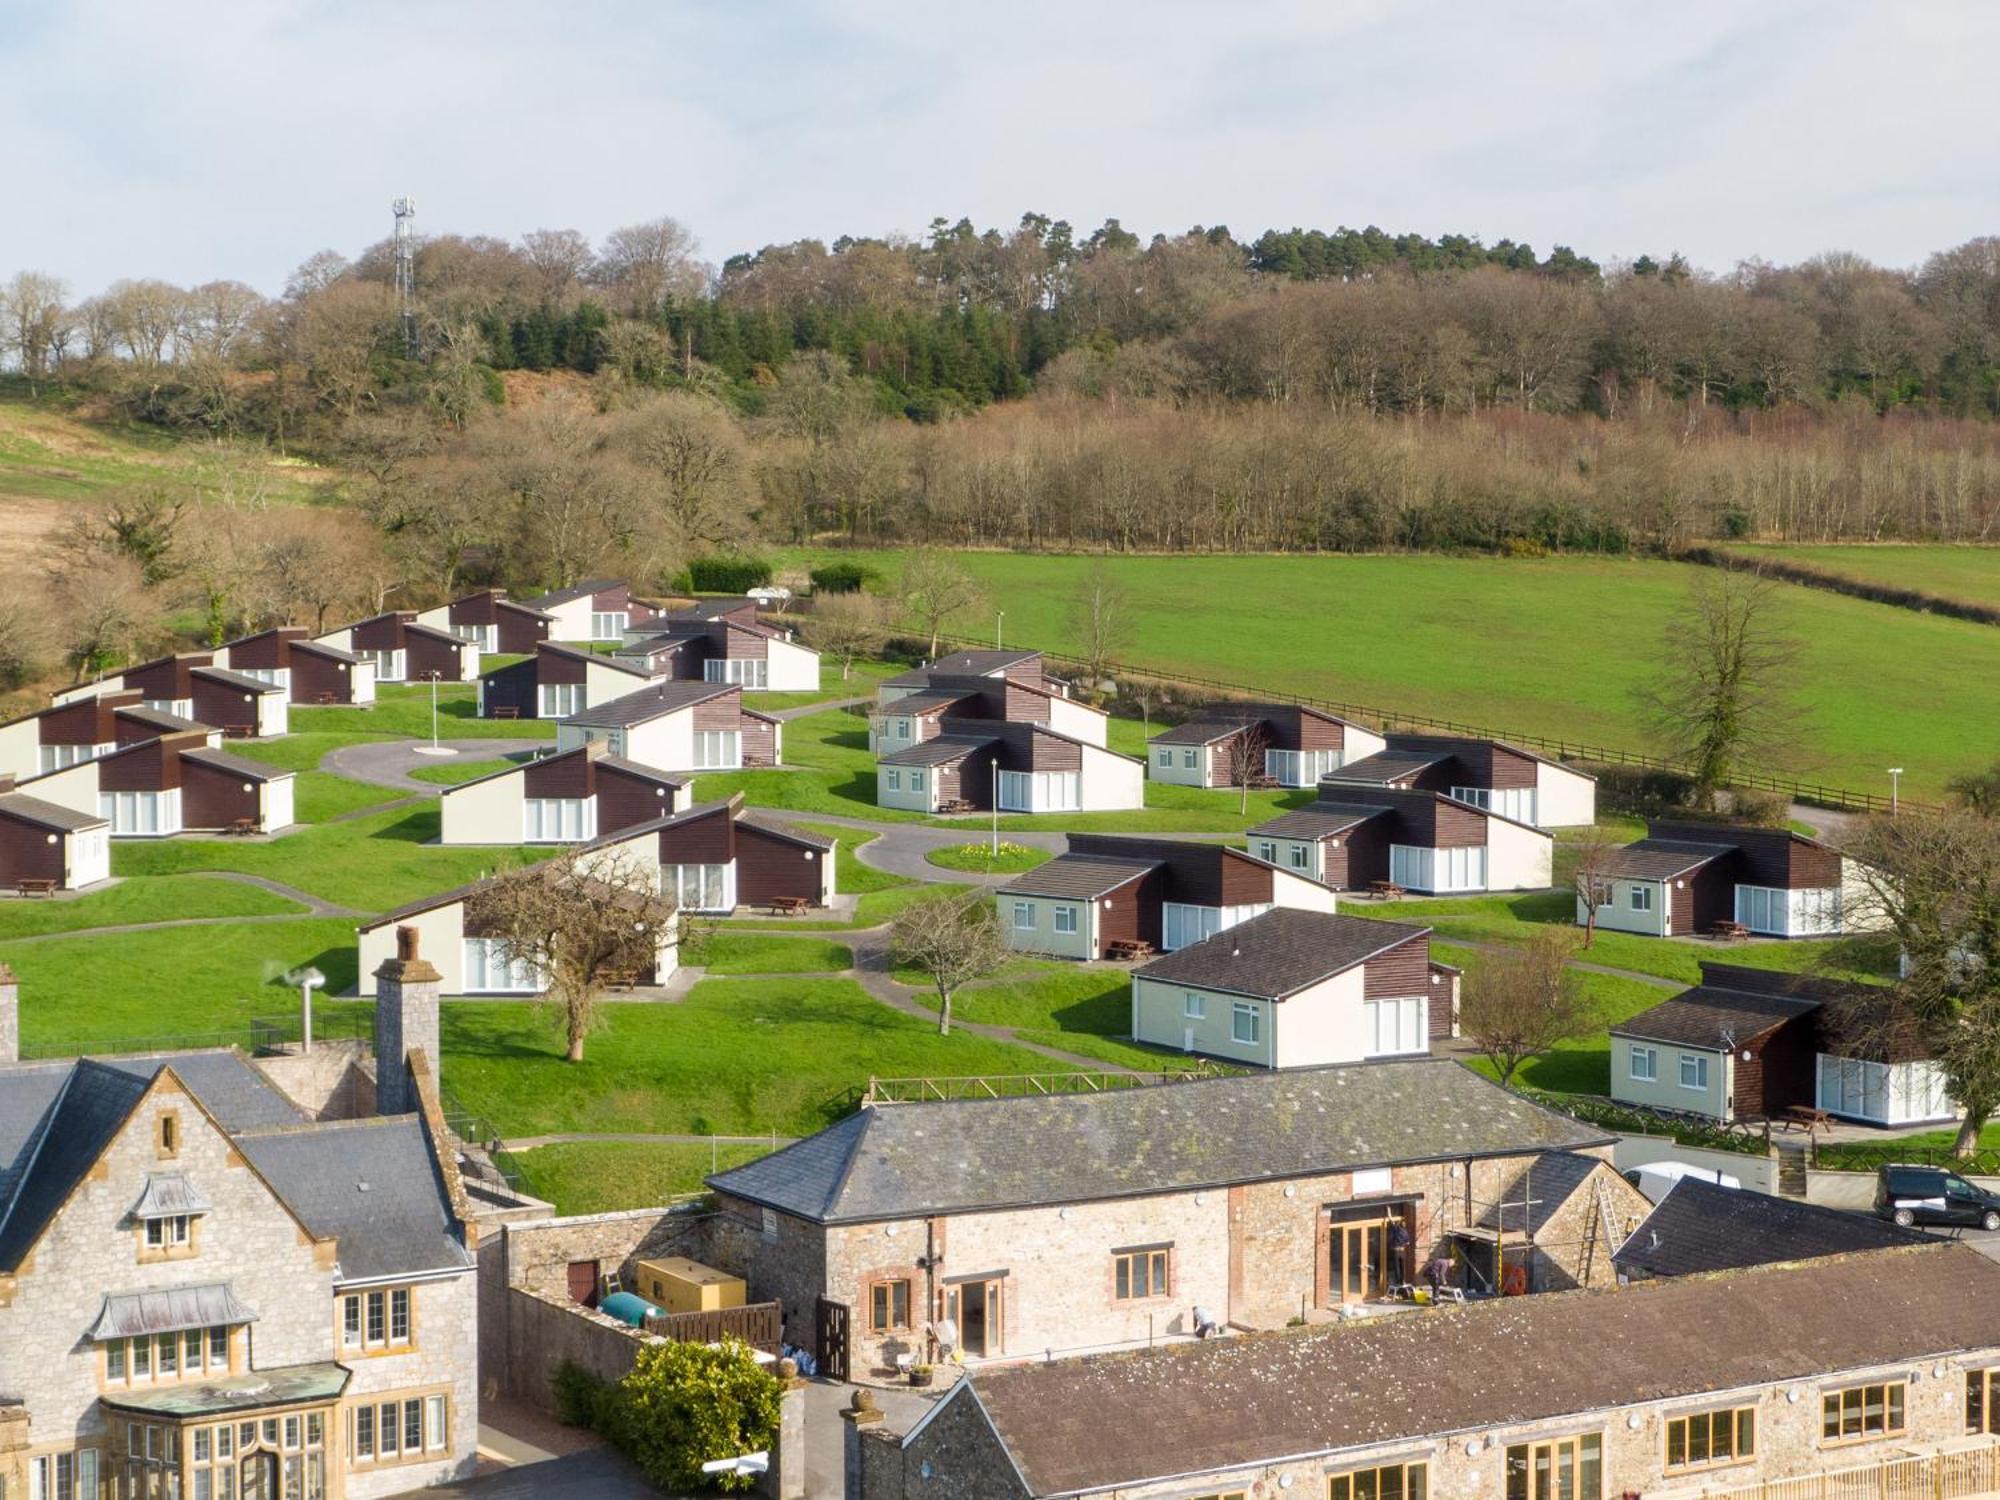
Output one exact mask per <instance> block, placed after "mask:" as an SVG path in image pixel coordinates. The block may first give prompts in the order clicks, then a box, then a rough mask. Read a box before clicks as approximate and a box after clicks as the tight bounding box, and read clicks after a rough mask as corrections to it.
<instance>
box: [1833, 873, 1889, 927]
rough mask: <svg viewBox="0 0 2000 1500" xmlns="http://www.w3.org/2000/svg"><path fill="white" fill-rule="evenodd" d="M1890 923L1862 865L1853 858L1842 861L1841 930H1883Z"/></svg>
mask: <svg viewBox="0 0 2000 1500" xmlns="http://www.w3.org/2000/svg"><path fill="white" fill-rule="evenodd" d="M1888 925H1889V918H1888V914H1887V913H1886V912H1884V911H1883V910H1882V909H1881V906H1880V903H1879V902H1877V901H1876V899H1875V896H1874V895H1873V893H1872V892H1871V891H1870V890H1869V888H1868V880H1867V877H1866V876H1864V875H1863V874H1862V873H1861V865H1860V864H1859V863H1858V862H1857V861H1855V860H1851V859H1846V858H1843V859H1842V860H1841V861H1840V930H1841V931H1842V932H1881V931H1883V930H1885V929H1886V928H1887V927H1888Z"/></svg>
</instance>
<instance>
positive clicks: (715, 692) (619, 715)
mask: <svg viewBox="0 0 2000 1500" xmlns="http://www.w3.org/2000/svg"><path fill="white" fill-rule="evenodd" d="M734 690H735V684H734V683H728V682H655V683H653V685H652V686H650V687H642V688H640V689H639V690H638V691H637V692H632V693H626V694H625V695H624V696H622V697H618V698H613V699H611V700H610V701H609V702H606V703H595V704H592V705H591V706H590V707H589V708H586V709H585V710H583V712H582V713H575V714H571V715H570V716H569V717H568V718H566V719H558V720H557V721H556V722H557V723H559V724H574V725H577V726H578V727H581V728H590V729H630V728H632V727H633V726H634V725H637V724H645V723H648V722H650V721H651V720H653V719H659V718H664V717H665V716H666V715H668V714H673V713H679V712H680V711H681V710H682V709H684V708H692V707H694V705H695V704H697V703H706V702H707V701H708V700H709V699H710V698H719V697H721V696H722V695H723V694H724V693H728V692H733V691H734Z"/></svg>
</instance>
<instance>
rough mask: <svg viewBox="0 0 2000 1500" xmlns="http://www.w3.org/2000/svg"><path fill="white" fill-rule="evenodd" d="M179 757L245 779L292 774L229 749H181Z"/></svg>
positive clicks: (286, 776) (281, 776)
mask: <svg viewBox="0 0 2000 1500" xmlns="http://www.w3.org/2000/svg"><path fill="white" fill-rule="evenodd" d="M181 758H182V759H183V760H191V761H196V762H198V763H199V764H201V765H204V766H213V767H215V769H216V770H218V771H227V772H229V773H230V774H231V775H232V776H241V777H242V778H243V779H244V780H245V781H283V780H285V779H286V778H288V777H289V776H291V775H292V774H293V773H292V772H290V771H287V770H284V769H283V768H282V767H279V766H267V765H265V764H264V762H262V761H261V760H252V759H250V757H249V756H247V755H237V754H236V753H234V752H233V751H229V750H205V749H204V750H183V751H182V752H181Z"/></svg>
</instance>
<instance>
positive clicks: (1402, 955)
mask: <svg viewBox="0 0 2000 1500" xmlns="http://www.w3.org/2000/svg"><path fill="white" fill-rule="evenodd" d="M1430 988H1431V941H1430V939H1429V938H1428V937H1425V936H1424V935H1422V934H1421V933H1420V934H1418V935H1417V936H1415V937H1411V938H1405V939H1404V940H1403V941H1402V942H1400V943H1398V944H1397V945H1396V946H1395V947H1393V948H1391V949H1390V950H1389V951H1388V952H1387V953H1378V954H1376V955H1375V957H1373V958H1371V959H1369V960H1368V961H1367V962H1366V963H1365V964H1363V965H1362V966H1361V998H1362V999H1364V1000H1390V999H1400V998H1402V997H1404V996H1408V995H1424V994H1428V993H1430ZM1439 988H1443V986H1439Z"/></svg>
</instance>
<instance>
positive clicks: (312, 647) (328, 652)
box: [251, 637, 361, 665]
mask: <svg viewBox="0 0 2000 1500" xmlns="http://www.w3.org/2000/svg"><path fill="white" fill-rule="evenodd" d="M251 639H254V637H251ZM285 644H286V645H287V646H289V647H290V648H291V649H292V650H294V651H310V652H313V653H314V654H316V655H319V656H327V657H331V658H332V659H333V660H335V661H344V662H347V663H349V664H350V665H352V664H354V663H357V662H359V661H360V660H361V658H360V657H359V656H357V655H356V654H355V653H354V652H352V651H346V650H342V649H341V648H340V647H339V646H329V645H328V644H327V643H326V642H325V641H308V640H296V641H287V642H286V643H285Z"/></svg>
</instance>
